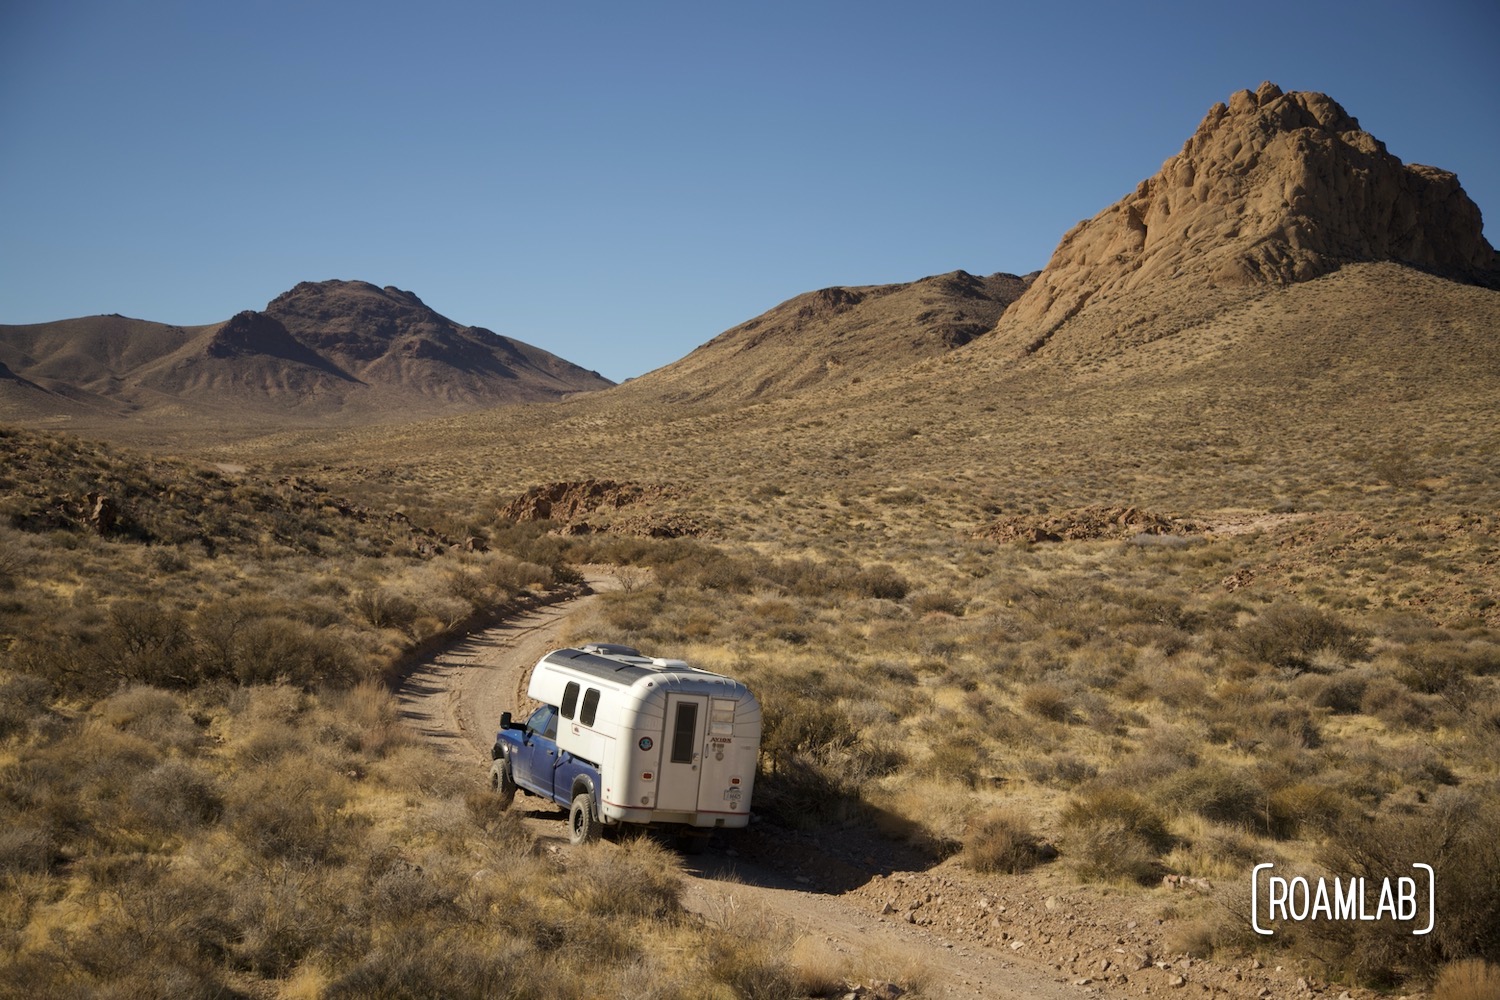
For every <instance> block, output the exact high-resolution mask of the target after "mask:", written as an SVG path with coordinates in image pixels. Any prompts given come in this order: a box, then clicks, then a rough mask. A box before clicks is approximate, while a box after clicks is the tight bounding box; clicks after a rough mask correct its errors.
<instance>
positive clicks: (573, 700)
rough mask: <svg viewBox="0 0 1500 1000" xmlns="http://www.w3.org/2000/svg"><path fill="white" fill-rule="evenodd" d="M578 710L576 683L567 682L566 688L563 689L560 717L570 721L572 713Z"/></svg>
mask: <svg viewBox="0 0 1500 1000" xmlns="http://www.w3.org/2000/svg"><path fill="white" fill-rule="evenodd" d="M577 708H578V682H577V681H568V686H567V687H565V688H563V700H562V717H563V718H564V719H571V718H572V717H573V712H574V710H575V709H577Z"/></svg>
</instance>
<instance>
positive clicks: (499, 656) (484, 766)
mask: <svg viewBox="0 0 1500 1000" xmlns="http://www.w3.org/2000/svg"><path fill="white" fill-rule="evenodd" d="M589 583H590V585H591V586H592V587H593V588H594V589H595V590H606V589H610V588H611V587H612V586H613V581H612V580H611V579H609V578H608V577H606V576H603V575H595V574H591V575H590V576H589ZM593 600H596V598H595V597H594V596H593V595H589V596H585V597H580V598H575V599H573V600H569V601H565V602H563V603H558V604H553V605H549V606H544V607H540V608H536V609H533V610H530V611H525V612H521V613H519V614H517V615H515V616H513V617H511V618H509V619H507V620H506V621H504V622H502V623H501V624H499V625H497V626H495V627H493V628H489V629H485V630H483V631H480V632H477V633H474V634H473V635H470V636H469V637H467V638H465V639H462V640H460V641H458V642H456V643H454V644H453V645H452V646H449V647H448V648H446V649H444V650H442V651H441V652H439V653H438V654H436V655H434V656H432V657H430V658H429V659H427V660H426V661H424V662H422V663H419V664H418V665H417V666H416V668H415V669H413V670H412V671H411V672H410V673H409V674H408V675H407V677H406V680H405V681H404V682H403V684H402V685H401V687H400V688H399V689H398V691H397V697H398V701H399V704H400V713H401V716H402V718H404V719H405V720H406V721H407V723H408V724H410V725H411V726H413V727H414V728H416V729H417V730H418V731H419V732H421V733H422V734H423V735H424V736H425V737H426V738H427V739H428V740H430V741H431V742H432V744H433V745H434V746H435V747H437V748H438V750H439V752H441V753H442V754H443V755H444V756H447V757H449V758H451V759H453V760H455V761H459V762H463V763H471V764H472V765H473V766H474V774H475V780H476V781H484V780H487V774H488V768H489V760H490V747H491V745H492V744H493V742H494V732H495V726H496V724H497V723H498V720H499V718H500V713H501V712H502V711H511V712H514V713H515V714H516V715H517V716H518V717H519V716H520V715H522V714H523V712H524V711H525V710H526V709H527V708H528V705H527V702H526V699H525V690H526V682H527V679H528V676H529V673H530V669H531V667H532V665H533V664H535V663H536V661H537V660H538V659H540V658H541V657H542V655H543V654H545V653H546V652H547V651H548V650H551V649H556V648H558V647H559V646H560V645H563V642H562V641H561V638H560V636H561V634H562V632H563V630H564V626H565V624H566V623H567V622H568V620H569V619H570V618H571V617H573V616H575V615H577V614H579V613H580V612H581V611H583V610H585V609H586V608H588V606H589V604H590V603H591V602H592V601H593ZM558 816H559V817H560V816H561V813H559V814H558ZM528 822H530V823H533V824H535V826H536V831H537V834H538V836H539V838H541V839H542V840H543V841H545V842H547V843H548V844H549V845H552V846H553V847H554V849H559V850H560V849H565V845H566V839H565V833H564V830H563V826H562V824H561V822H559V820H558V819H554V818H551V816H550V815H549V814H548V813H545V812H537V813H534V814H532V818H531V819H529V820H528ZM741 836H742V837H743V838H744V839H743V840H741V839H738V838H736V837H735V836H733V835H730V836H722V839H721V840H720V841H718V842H716V843H715V845H714V846H713V847H711V848H710V849H709V850H708V851H707V852H706V853H705V854H703V855H701V856H696V857H692V858H686V859H684V876H685V877H686V879H687V892H686V893H685V897H684V904H685V905H686V906H687V907H688V908H689V909H690V910H692V911H694V912H696V913H698V914H700V915H702V916H703V917H704V918H705V919H709V920H729V919H736V916H737V915H740V916H742V915H745V914H755V915H761V914H763V915H765V916H768V917H770V918H772V919H774V920H780V921H791V922H792V923H793V924H795V926H796V927H797V928H798V930H799V932H800V933H801V934H802V935H804V936H806V937H809V938H811V939H812V940H813V941H814V942H816V943H819V944H820V946H821V948H822V949H823V950H824V951H826V952H827V953H829V955H830V959H831V960H834V959H841V958H847V959H848V960H849V964H850V967H851V968H853V969H858V970H866V974H868V975H871V976H876V977H880V976H885V977H888V978H890V979H898V978H904V977H905V976H906V975H907V974H908V973H909V972H910V970H912V969H920V970H922V971H923V973H924V976H923V978H924V979H925V980H926V986H925V987H924V993H926V994H928V995H932V996H939V997H996V998H1018V1000H1019V998H1032V997H1035V998H1041V1000H1056V998H1069V1000H1078V998H1081V997H1087V996H1098V995H1100V993H1099V991H1098V990H1097V989H1095V988H1090V987H1083V986H1072V985H1070V984H1068V983H1067V982H1066V981H1062V982H1060V981H1059V980H1058V977H1057V972H1056V970H1054V969H1053V968H1051V967H1049V966H1044V965H1041V964H1039V963H1034V962H1029V961H1026V960H1025V959H1024V958H1021V957H1019V956H1017V957H1016V958H1012V957H1011V956H1010V955H1001V954H1000V953H999V952H998V951H997V950H995V949H992V948H988V947H984V946H977V945H967V944H964V945H960V944H956V943H954V942H951V941H948V940H945V939H943V938H941V937H939V936H938V935H937V934H935V933H933V932H932V931H930V930H928V929H927V928H923V927H921V926H914V925H911V924H907V923H905V922H903V921H901V920H900V919H897V918H894V917H889V916H884V915H882V914H880V912H879V910H878V908H877V905H878V904H875V903H872V900H871V898H870V897H869V894H868V893H866V894H864V896H863V897H862V898H859V897H855V896H851V895H848V894H847V892H845V891H841V890H843V889H847V888H848V885H849V883H848V880H844V881H842V882H840V883H839V885H838V886H833V887H830V886H829V885H828V884H826V880H825V879H824V878H823V877H821V873H820V872H819V869H820V868H823V867H825V864H826V863H832V864H835V865H837V863H838V862H837V861H836V859H834V858H832V857H823V856H821V855H820V854H819V851H818V847H817V846H816V844H815V843H810V842H809V839H808V838H807V837H806V836H805V835H797V836H798V837H799V841H800V848H801V849H800V850H799V851H795V852H787V853H785V854H783V853H782V852H781V851H779V849H778V848H779V844H778V843H777V837H778V834H776V833H773V832H771V831H767V830H764V829H761V830H752V831H746V832H744V833H743V834H742V835H741ZM747 847H748V848H749V850H748V851H747V850H743V848H747ZM809 852H811V856H809ZM747 855H748V857H747ZM751 858H753V860H750V859H751ZM842 867H843V868H847V867H848V866H847V865H843V866H842ZM881 877H882V876H875V878H877V879H879V878H881ZM893 877H894V878H896V879H898V880H899V879H900V878H901V876H900V875H893Z"/></svg>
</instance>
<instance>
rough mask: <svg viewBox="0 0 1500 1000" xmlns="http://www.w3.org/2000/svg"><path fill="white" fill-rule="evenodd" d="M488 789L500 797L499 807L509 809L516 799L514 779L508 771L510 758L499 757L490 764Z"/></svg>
mask: <svg viewBox="0 0 1500 1000" xmlns="http://www.w3.org/2000/svg"><path fill="white" fill-rule="evenodd" d="M490 791H492V792H494V793H495V795H496V797H497V798H499V799H500V808H501V809H509V808H510V804H511V803H512V802H514V801H515V800H516V779H515V778H514V777H512V775H511V773H510V760H509V759H508V758H506V757H501V758H500V759H499V760H497V761H495V763H493V764H491V765H490Z"/></svg>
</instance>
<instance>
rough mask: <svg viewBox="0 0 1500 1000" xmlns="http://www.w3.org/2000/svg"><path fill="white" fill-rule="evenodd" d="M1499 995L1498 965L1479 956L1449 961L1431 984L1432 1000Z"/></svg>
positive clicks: (1489, 999) (1471, 999)
mask: <svg viewBox="0 0 1500 1000" xmlns="http://www.w3.org/2000/svg"><path fill="white" fill-rule="evenodd" d="M1496 997H1500V966H1495V965H1491V964H1490V963H1489V962H1486V961H1484V959H1481V958H1465V959H1461V960H1459V961H1457V962H1450V963H1448V964H1447V965H1445V966H1443V969H1442V971H1441V972H1439V973H1438V977H1437V981H1436V982H1434V983H1433V984H1432V1000H1495V998H1496Z"/></svg>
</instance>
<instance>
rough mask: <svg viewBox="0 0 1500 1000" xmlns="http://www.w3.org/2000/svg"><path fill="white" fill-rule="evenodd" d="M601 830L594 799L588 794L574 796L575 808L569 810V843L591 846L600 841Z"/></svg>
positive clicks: (582, 793) (581, 793)
mask: <svg viewBox="0 0 1500 1000" xmlns="http://www.w3.org/2000/svg"><path fill="white" fill-rule="evenodd" d="M601 828H602V827H601V824H600V822H599V817H597V816H595V815H594V797H593V796H592V795H590V794H589V793H588V792H579V793H578V794H577V795H575V796H573V806H572V808H570V809H569V810H568V841H569V842H570V843H574V844H591V843H593V842H594V841H596V840H598V839H599V831H600V830H601Z"/></svg>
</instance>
